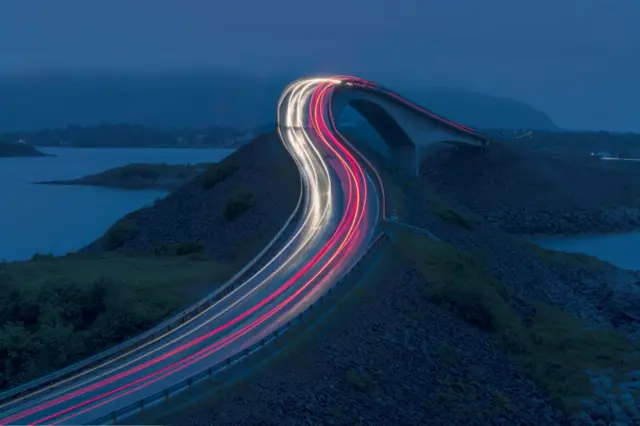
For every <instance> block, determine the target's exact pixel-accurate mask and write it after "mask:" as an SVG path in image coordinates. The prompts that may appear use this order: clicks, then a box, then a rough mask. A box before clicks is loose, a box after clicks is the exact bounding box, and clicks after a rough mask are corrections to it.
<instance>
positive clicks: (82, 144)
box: [0, 123, 254, 149]
mask: <svg viewBox="0 0 640 426" xmlns="http://www.w3.org/2000/svg"><path fill="white" fill-rule="evenodd" d="M253 136H254V135H253V132H251V131H249V132H246V131H239V130H236V129H234V128H232V127H227V126H210V127H203V128H156V127H148V126H144V125H139V124H129V123H121V124H100V125H96V126H67V127H64V128H57V129H44V130H36V131H22V132H13V133H5V134H2V135H0V139H3V140H6V141H10V142H13V143H18V142H21V144H23V145H30V146H55V147H72V148H228V149H235V148H238V147H239V146H242V145H244V144H245V143H247V142H249V141H250V140H251V139H252V138H253Z"/></svg>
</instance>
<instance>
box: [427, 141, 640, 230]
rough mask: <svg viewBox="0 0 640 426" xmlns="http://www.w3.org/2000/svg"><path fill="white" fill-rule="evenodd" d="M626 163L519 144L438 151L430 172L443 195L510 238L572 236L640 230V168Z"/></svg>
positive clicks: (428, 177)
mask: <svg viewBox="0 0 640 426" xmlns="http://www.w3.org/2000/svg"><path fill="white" fill-rule="evenodd" d="M616 163H617V164H616ZM622 163H623V162H615V161H602V160H598V159H595V158H593V157H590V156H585V155H579V154H575V155H571V154H567V153H564V154H562V155H558V154H552V153H548V152H541V151H534V150H531V149H527V148H524V147H522V146H518V145H517V142H512V143H503V144H501V143H495V144H493V145H492V146H491V147H490V149H488V150H487V151H486V152H482V151H479V150H474V149H465V148H460V149H459V150H443V151H440V152H436V153H434V154H433V155H431V156H430V157H429V159H428V160H427V161H426V163H425V165H424V167H423V173H424V177H425V178H426V179H428V181H429V182H430V183H431V184H433V185H434V187H435V188H436V190H437V191H438V192H441V193H446V194H448V195H449V196H450V197H451V198H452V199H456V200H459V201H460V202H461V203H462V204H464V205H466V206H468V207H469V208H470V209H471V210H473V211H474V212H476V213H479V214H480V215H481V216H483V217H484V218H486V219H487V220H488V221H489V222H491V223H494V224H496V225H497V226H499V227H501V228H502V229H504V230H505V231H507V232H509V233H513V234H529V235H534V234H547V235H556V234H567V235H573V234H586V233H610V232H623V231H629V230H634V229H638V228H639V227H640V164H622Z"/></svg>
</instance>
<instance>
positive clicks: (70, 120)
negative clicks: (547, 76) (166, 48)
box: [0, 72, 555, 133]
mask: <svg viewBox="0 0 640 426" xmlns="http://www.w3.org/2000/svg"><path fill="white" fill-rule="evenodd" d="M287 83H289V80H288V79H286V78H279V79H278V78H270V79H265V78H258V77H252V76H249V75H242V74H232V73H220V72H216V73H206V72H192V73H187V72H183V73H174V74H170V73H165V74H160V73H158V74H124V73H121V74H97V73H92V74H89V73H85V74H72V73H66V74H64V73H57V74H56V73H52V74H39V75H38V74H34V75H21V76H0V93H2V97H0V133H6V132H16V131H25V130H31V131H33V130H40V129H46V128H60V127H65V126H67V125H79V126H92V125H97V124H100V123H111V124H114V123H135V124H141V125H145V126H154V127H155V126H162V127H195V128H198V127H207V126H230V127H234V128H237V129H241V130H249V129H251V128H253V127H255V126H257V125H261V124H263V123H270V122H273V121H274V120H275V105H276V102H277V100H278V97H279V96H280V93H281V91H282V90H283V89H284V87H285V86H286V85H287ZM381 83H384V82H381ZM391 88H392V89H394V90H395V89H398V90H400V88H398V87H394V86H393V85H391ZM400 92H401V93H402V94H403V95H406V96H409V98H411V99H413V100H415V101H416V102H418V103H420V104H423V105H424V106H425V107H428V108H429V109H433V110H434V111H436V112H438V113H440V114H442V115H444V116H447V117H450V118H452V119H455V120H458V121H461V122H463V123H465V124H469V125H473V126H476V127H481V128H518V129H519V128H536V129H555V125H554V124H553V122H552V121H551V120H550V119H549V117H547V116H546V115H545V114H544V113H542V112H540V111H538V110H536V109H534V108H533V107H531V106H529V105H527V104H524V103H521V102H517V101H514V100H510V99H502V98H495V97H492V96H487V95H483V94H478V93H472V92H466V91H460V90H448V89H447V90H444V89H411V90H400Z"/></svg>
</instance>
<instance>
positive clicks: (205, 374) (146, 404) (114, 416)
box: [87, 233, 390, 425]
mask: <svg viewBox="0 0 640 426" xmlns="http://www.w3.org/2000/svg"><path fill="white" fill-rule="evenodd" d="M388 241H390V239H389V237H388V235H387V234H386V233H381V234H379V235H378V236H377V237H376V238H375V239H374V240H373V241H372V242H371V244H369V246H367V248H366V249H365V251H364V253H363V254H362V256H361V257H360V258H359V259H358V261H357V262H356V263H354V264H353V266H351V268H349V269H348V270H347V272H346V273H345V274H344V275H343V276H342V278H340V279H339V280H338V281H336V283H335V284H334V285H333V286H332V287H330V288H329V289H328V290H327V293H326V294H325V295H327V294H329V293H331V292H332V291H333V289H334V288H336V287H338V286H340V284H342V283H344V282H345V281H346V280H348V279H349V278H351V276H352V275H353V274H354V272H356V271H357V270H358V269H359V268H361V267H363V265H364V264H365V263H366V260H369V258H371V257H372V256H373V255H374V254H375V253H377V252H378V251H379V250H380V249H381V248H382V247H384V245H385V244H386V243H387V242H388ZM325 295H322V296H320V298H319V299H318V300H316V301H315V302H314V303H312V304H311V305H309V307H308V308H307V309H306V310H304V311H303V312H301V313H300V314H298V315H297V316H295V317H293V318H292V319H291V320H289V322H287V323H286V324H285V325H284V326H282V327H280V328H278V329H277V330H276V331H274V332H273V333H271V334H270V335H268V336H267V337H265V338H263V339H262V340H260V341H259V342H258V343H256V344H254V345H252V346H250V347H248V348H246V349H244V350H243V351H242V352H240V353H238V354H236V355H233V356H231V357H229V358H227V359H225V360H224V361H221V362H219V363H218V364H216V365H214V366H212V367H209V368H207V369H205V370H203V371H200V372H199V373H196V374H193V375H191V376H189V377H187V378H186V379H184V380H182V381H181V382H179V383H176V384H174V385H172V386H169V387H167V388H165V389H163V390H161V391H159V392H156V393H155V394H153V395H150V396H148V397H146V398H143V399H141V400H139V401H137V402H134V403H132V404H130V405H127V406H125V407H122V408H120V409H118V410H116V411H113V412H111V413H109V414H106V415H103V416H101V417H99V418H97V419H95V420H93V421H91V422H90V423H87V424H92V425H103V424H117V422H118V421H119V420H123V419H125V418H128V417H131V416H133V415H136V414H138V413H140V412H143V411H144V410H145V409H147V408H150V407H152V406H154V405H157V404H159V403H161V402H163V401H167V400H168V399H169V398H172V397H175V396H177V395H178V394H180V393H182V392H185V391H187V390H189V389H191V387H192V386H194V385H196V384H198V383H200V382H203V381H205V380H210V379H211V378H212V377H213V375H214V374H216V373H218V372H220V371H222V370H224V369H226V368H229V367H230V366H231V365H233V364H236V363H238V362H240V361H241V360H242V359H244V358H246V357H247V356H249V355H251V354H253V353H254V352H256V351H258V350H260V349H261V348H263V347H264V346H265V345H268V344H269V343H271V342H273V341H274V340H276V339H277V338H278V337H279V336H280V335H282V334H283V333H285V332H286V331H287V330H288V329H290V328H291V327H292V326H294V325H296V324H298V323H300V322H301V321H302V320H303V319H304V318H306V317H307V316H308V314H309V313H310V312H311V311H312V310H313V309H314V307H317V306H318V305H320V304H322V303H323V302H324V300H325Z"/></svg>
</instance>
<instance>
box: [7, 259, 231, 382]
mask: <svg viewBox="0 0 640 426" xmlns="http://www.w3.org/2000/svg"><path fill="white" fill-rule="evenodd" d="M232 272H233V271H232V270H231V269H230V268H229V267H228V266H226V265H222V264H219V263H215V262H211V261H197V260H193V259H191V258H190V257H186V256H181V257H159V256H149V257H131V256H124V255H117V254H114V253H108V254H102V255H87V254H82V255H79V254H77V255H69V256H65V257H61V258H54V257H50V256H37V257H35V260H31V261H25V262H15V263H7V264H2V265H0V359H2V360H3V369H2V370H1V371H0V388H6V387H9V386H14V385H16V384H18V383H20V382H24V381H27V380H31V379H34V378H36V377H38V376H40V375H43V374H46V373H48V372H50V371H54V370H56V369H59V368H62V367H64V366H65V365H68V364H71V363H73V362H76V361H78V360H80V359H83V358H85V357H87V356H90V355H92V354H94V353H96V352H98V351H100V350H103V349H105V348H107V347H109V346H112V345H114V344H117V343H119V342H121V341H123V340H124V339H126V338H128V337H131V336H134V335H136V334H138V333H140V332H142V331H144V330H146V329H148V328H150V327H152V326H153V325H155V324H157V323H158V322H159V321H161V320H162V319H163V318H165V317H167V316H168V315H170V314H171V313H173V312H175V311H177V310H179V309H181V308H183V307H185V306H187V305H188V304H190V303H192V302H194V301H196V300H198V299H199V298H200V297H202V296H203V295H204V294H206V293H208V292H210V291H211V290H213V289H214V288H215V287H216V286H217V285H220V284H222V283H223V282H224V281H225V280H226V279H227V278H228V277H229V276H230V275H231V274H232Z"/></svg>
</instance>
